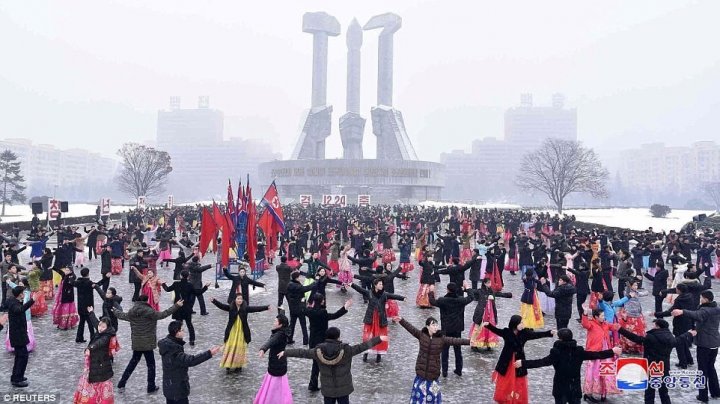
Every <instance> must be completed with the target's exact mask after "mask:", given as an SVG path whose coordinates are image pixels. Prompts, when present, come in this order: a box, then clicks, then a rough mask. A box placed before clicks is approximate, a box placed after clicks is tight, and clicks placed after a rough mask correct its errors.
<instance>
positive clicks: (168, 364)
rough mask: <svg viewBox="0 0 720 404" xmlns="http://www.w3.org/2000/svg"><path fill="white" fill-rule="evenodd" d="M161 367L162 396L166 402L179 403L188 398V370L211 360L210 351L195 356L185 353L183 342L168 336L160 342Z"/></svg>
mask: <svg viewBox="0 0 720 404" xmlns="http://www.w3.org/2000/svg"><path fill="white" fill-rule="evenodd" d="M158 345H159V346H160V356H162V367H163V395H164V396H165V398H167V399H168V400H175V401H180V400H183V399H186V398H188V397H189V396H190V377H189V376H188V368H189V367H193V366H197V365H199V364H201V363H203V362H205V361H206V360H208V359H210V358H212V354H211V353H210V351H205V352H203V353H200V354H197V355H189V354H186V353H185V348H184V347H183V345H185V341H183V340H181V339H177V338H175V337H174V336H170V335H168V336H167V337H165V338H163V339H161V340H160V342H159V343H158Z"/></svg>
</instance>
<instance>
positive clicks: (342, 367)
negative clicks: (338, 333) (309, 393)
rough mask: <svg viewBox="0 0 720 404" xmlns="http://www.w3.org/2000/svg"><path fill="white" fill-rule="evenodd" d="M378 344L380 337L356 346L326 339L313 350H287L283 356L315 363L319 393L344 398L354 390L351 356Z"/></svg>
mask: <svg viewBox="0 0 720 404" xmlns="http://www.w3.org/2000/svg"><path fill="white" fill-rule="evenodd" d="M379 343H380V337H375V338H373V339H370V340H367V341H365V342H363V343H362V344H357V345H349V344H346V343H344V342H342V341H340V340H331V339H328V340H325V342H323V343H322V344H320V345H318V346H317V347H316V348H314V349H301V348H298V349H288V350H286V351H285V356H287V357H289V358H291V357H297V358H306V359H312V360H315V361H317V364H318V367H319V368H320V386H321V387H320V392H321V393H322V395H323V396H325V397H329V398H334V397H344V396H347V395H350V394H351V393H352V392H353V391H354V390H355V388H354V387H353V380H352V373H351V372H350V370H351V369H352V358H353V356H355V355H358V354H360V353H363V352H364V351H367V350H368V349H370V348H372V347H374V346H375V345H377V344H379Z"/></svg>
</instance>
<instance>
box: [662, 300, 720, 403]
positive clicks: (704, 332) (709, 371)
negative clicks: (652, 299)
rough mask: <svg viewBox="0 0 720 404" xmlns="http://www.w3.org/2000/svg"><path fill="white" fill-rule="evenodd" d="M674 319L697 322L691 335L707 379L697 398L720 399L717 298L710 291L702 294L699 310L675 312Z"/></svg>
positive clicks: (719, 322) (699, 366)
mask: <svg viewBox="0 0 720 404" xmlns="http://www.w3.org/2000/svg"><path fill="white" fill-rule="evenodd" d="M672 315H673V317H678V316H683V317H689V318H690V319H691V320H693V321H695V330H692V331H690V332H689V333H690V334H692V335H693V336H694V337H695V345H697V360H698V370H699V371H702V372H703V375H704V376H705V377H706V383H705V388H703V389H701V390H700V391H699V394H698V396H697V397H696V398H697V399H698V400H699V401H702V402H707V401H708V389H709V392H710V397H712V398H720V383H718V376H717V370H715V359H717V355H718V348H720V331H718V330H719V329H720V307H718V304H717V303H716V302H715V296H714V295H713V292H712V291H710V290H705V291H703V292H702V293H700V307H699V308H698V309H697V310H673V312H672Z"/></svg>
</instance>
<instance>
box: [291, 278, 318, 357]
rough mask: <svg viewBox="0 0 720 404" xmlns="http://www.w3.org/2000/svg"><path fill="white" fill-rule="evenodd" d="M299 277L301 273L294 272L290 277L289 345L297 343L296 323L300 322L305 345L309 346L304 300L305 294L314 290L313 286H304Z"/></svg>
mask: <svg viewBox="0 0 720 404" xmlns="http://www.w3.org/2000/svg"><path fill="white" fill-rule="evenodd" d="M299 277H300V272H299V271H295V272H293V273H292V275H290V283H288V288H287V300H288V308H289V309H290V327H288V345H290V344H294V343H295V340H293V337H294V336H295V323H296V322H297V321H298V320H299V321H300V330H301V331H302V335H303V345H307V344H308V334H307V325H306V324H305V314H304V313H303V312H304V310H305V302H303V298H304V297H305V292H309V291H311V290H312V288H313V284H310V285H304V286H303V284H302V283H300V281H299V280H298V278H299Z"/></svg>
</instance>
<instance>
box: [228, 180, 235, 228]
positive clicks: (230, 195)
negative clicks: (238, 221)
mask: <svg viewBox="0 0 720 404" xmlns="http://www.w3.org/2000/svg"><path fill="white" fill-rule="evenodd" d="M227 213H229V214H230V217H231V218H232V219H233V220H232V221H231V222H228V223H233V226H232V227H235V225H234V222H235V202H233V190H232V184H230V180H229V179H228V194H227Z"/></svg>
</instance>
